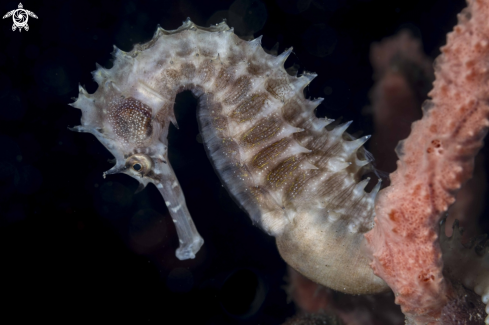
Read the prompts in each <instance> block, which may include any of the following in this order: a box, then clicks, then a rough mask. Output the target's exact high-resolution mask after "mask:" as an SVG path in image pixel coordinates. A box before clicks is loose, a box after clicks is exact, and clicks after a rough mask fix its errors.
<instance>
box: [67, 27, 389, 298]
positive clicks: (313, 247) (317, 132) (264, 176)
mask: <svg viewBox="0 0 489 325" xmlns="http://www.w3.org/2000/svg"><path fill="white" fill-rule="evenodd" d="M290 52H291V50H288V51H286V52H284V53H283V54H281V55H279V56H277V57H276V56H272V55H268V54H266V53H265V52H264V50H263V49H262V48H261V46H260V38H258V39H255V40H253V41H250V42H246V41H243V40H241V39H239V38H238V37H237V36H236V35H235V34H234V33H233V30H232V29H229V27H228V26H227V25H226V24H225V23H221V24H219V25H216V26H212V27H209V28H202V27H198V26H196V25H194V24H193V23H192V22H191V21H189V20H188V21H186V22H185V23H184V24H183V25H182V26H181V27H180V28H178V29H177V30H174V31H165V30H163V29H162V28H158V30H157V32H156V33H155V36H154V37H153V39H152V40H151V41H149V42H148V43H146V44H142V45H136V46H135V48H134V49H133V50H132V51H131V52H128V53H125V52H123V51H121V50H118V49H115V50H114V58H115V61H114V66H113V68H112V69H110V70H108V69H104V68H102V67H100V66H98V68H97V70H96V71H94V72H93V76H94V79H95V81H96V82H97V83H98V85H99V88H98V89H97V91H96V92H95V93H94V94H88V93H87V92H86V91H85V90H84V89H83V88H81V87H80V95H79V97H78V99H77V100H76V101H75V103H73V104H72V105H73V106H74V107H76V108H80V109H81V110H82V113H83V114H82V121H81V122H82V125H81V126H78V127H75V128H74V130H76V131H80V132H89V133H92V134H94V135H95V136H96V137H97V138H98V139H99V141H100V142H101V143H102V144H103V145H104V146H105V147H106V148H107V149H108V150H109V151H110V152H111V153H112V154H113V155H114V157H115V158H116V165H115V166H114V167H113V168H111V169H110V170H109V171H107V172H106V173H105V174H113V173H125V174H128V175H130V176H131V177H134V178H135V179H137V180H138V181H139V182H140V183H141V186H140V187H141V188H144V186H146V185H147V184H148V183H154V184H155V185H156V187H157V188H158V189H159V190H160V192H161V194H162V195H163V197H164V200H165V203H166V205H167V207H168V210H169V213H170V215H171V216H172V218H173V221H174V222H175V225H176V228H177V233H178V236H179V239H180V247H179V248H178V249H177V252H176V254H177V257H178V258H179V259H188V258H194V257H195V254H196V253H197V251H198V250H199V249H200V247H201V246H202V244H203V240H202V238H201V237H200V235H199V234H198V232H197V230H196V229H195V226H194V224H193V222H192V219H191V217H190V214H189V212H188V210H187V207H186V204H185V198H184V196H183V192H182V190H181V188H180V185H179V183H178V180H177V179H176V176H175V174H174V172H173V170H172V168H171V166H170V164H169V161H168V158H167V145H168V142H167V134H168V127H169V123H170V122H171V123H173V124H175V125H176V120H175V117H174V113H173V103H174V99H175V96H176V94H177V93H178V92H180V91H182V90H184V89H190V90H191V91H192V92H193V93H194V94H195V95H196V96H197V97H199V108H198V119H199V125H200V130H201V133H202V137H203V140H204V144H205V146H206V148H207V153H208V156H209V158H210V160H211V161H212V163H213V165H214V167H215V170H216V172H217V174H218V175H219V177H220V178H221V180H222V181H223V183H224V185H225V186H226V188H227V189H228V190H229V191H230V192H231V194H232V195H233V196H234V197H235V198H236V200H237V202H238V203H239V204H240V205H241V206H242V207H243V208H244V209H245V210H246V211H247V212H248V214H249V215H250V217H251V219H252V220H253V221H254V223H256V224H258V225H259V226H260V227H262V228H263V229H264V230H265V231H266V232H267V233H269V234H271V235H273V236H275V237H276V238H277V245H278V247H279V250H280V253H281V255H282V256H283V257H284V259H285V260H286V261H287V262H288V263H289V264H291V265H292V266H293V267H295V268H296V269H297V270H299V271H300V272H301V273H303V274H304V275H305V276H307V277H309V278H311V279H313V280H315V281H317V282H319V283H321V284H324V285H326V286H328V287H330V288H333V289H336V290H339V291H343V292H348V293H373V292H379V291H383V290H386V289H387V286H386V284H385V283H384V282H383V281H382V280H381V279H380V278H378V277H376V276H375V275H374V274H373V272H372V270H371V269H370V267H369V265H368V263H369V259H368V254H367V253H365V252H364V251H363V249H362V247H363V246H364V237H363V234H364V233H365V232H367V231H368V230H370V229H371V228H372V227H373V217H374V216H373V214H374V212H373V211H374V210H373V204H374V200H375V196H376V194H377V192H378V190H379V188H380V183H378V184H377V185H376V187H375V188H374V190H372V191H371V192H370V193H366V192H365V191H364V188H365V186H366V185H367V183H368V179H366V180H363V181H361V176H362V174H363V173H364V171H366V170H367V169H368V167H369V161H368V160H367V159H366V158H365V157H366V154H365V151H364V149H363V148H362V145H363V143H365V141H367V140H368V138H369V137H368V136H365V137H362V138H359V139H354V138H353V137H352V136H351V135H349V134H348V133H346V132H345V131H346V128H347V127H348V126H349V125H350V123H345V124H343V125H339V126H337V127H335V128H333V129H332V130H330V131H327V130H326V129H325V126H326V125H328V124H330V123H331V122H332V120H328V119H318V118H317V117H315V115H314V110H315V108H316V107H317V106H318V105H319V104H320V103H321V99H317V100H307V99H305V98H304V94H303V89H304V87H306V86H307V85H308V84H309V83H310V82H311V81H312V79H313V78H314V77H315V76H316V75H315V74H312V73H305V74H304V75H302V76H301V77H295V76H289V75H288V74H287V73H286V71H285V70H284V68H283V63H284V61H285V60H286V58H287V56H288V55H289V54H290ZM105 174H104V176H105Z"/></svg>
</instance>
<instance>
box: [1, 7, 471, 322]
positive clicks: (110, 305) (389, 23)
mask: <svg viewBox="0 0 489 325" xmlns="http://www.w3.org/2000/svg"><path fill="white" fill-rule="evenodd" d="M22 3H23V5H24V9H28V10H30V11H32V12H34V13H35V14H36V15H37V16H38V17H39V18H38V19H34V18H29V22H28V23H29V26H30V30H29V31H27V32H26V31H25V30H24V31H22V32H18V31H15V32H13V31H12V29H11V26H12V19H11V18H8V19H4V20H1V21H0V44H1V46H0V208H1V209H0V259H1V260H0V261H1V262H0V263H1V264H0V281H1V283H0V297H1V301H2V303H1V305H0V306H1V307H0V322H2V323H6V322H5V321H6V320H7V319H10V320H12V319H15V320H16V321H15V323H17V322H20V321H21V320H24V319H29V320H33V321H34V320H35V321H40V320H47V321H51V322H60V321H63V322H65V323H69V324H71V323H75V322H80V321H85V322H100V321H105V322H108V323H109V322H110V323H115V322H123V321H125V322H129V321H130V322H133V323H135V324H139V323H143V322H148V323H160V324H161V323H165V324H176V323H178V324H183V323H184V322H185V323H186V324H187V323H188V324H281V323H282V322H283V321H284V320H285V319H286V318H288V317H290V316H292V315H293V314H294V313H295V307H294V305H293V304H292V303H290V302H289V301H288V300H287V293H286V290H285V289H284V288H285V285H286V265H285V263H284V262H283V261H282V260H281V258H280V256H279V255H278V252H277V250H276V248H275V244H274V240H273V238H271V237H269V236H268V235H266V234H265V233H263V232H262V231H261V230H259V229H258V228H257V227H255V226H253V225H252V224H251V221H250V219H249V218H248V217H247V215H246V214H245V213H244V212H243V211H241V210H240V209H239V208H238V206H237V205H236V204H235V203H234V202H233V200H232V199H231V198H230V197H229V195H228V194H227V193H226V191H225V189H224V188H223V187H222V186H221V184H220V181H219V179H218V177H217V176H216V174H215V173H214V171H213V168H212V166H211V164H210V162H209V161H208V159H207V157H206V154H205V151H204V148H203V146H202V144H201V143H200V142H199V141H198V140H199V137H198V133H199V131H198V127H197V121H196V118H195V108H196V106H197V99H195V98H193V97H192V95H191V94H190V93H182V94H180V95H179V96H178V97H177V99H176V105H175V111H176V116H177V120H178V124H179V125H180V130H178V131H177V130H175V129H174V128H172V129H171V130H170V135H169V139H170V162H171V164H172V166H173V168H174V169H175V172H176V174H177V176H178V179H179V180H180V183H181V185H182V187H183V189H184V192H185V196H186V200H187V205H188V208H189V210H190V213H191V214H192V216H193V219H194V221H195V224H196V226H197V229H198V230H199V232H200V234H201V235H202V237H203V238H204V240H205V244H204V246H203V248H202V250H201V251H200V252H199V253H198V255H197V258H196V259H195V260H190V261H179V260H178V259H176V257H175V254H174V252H175V249H176V247H177V245H178V239H177V237H176V234H175V230H174V226H173V224H172V221H171V218H169V215H168V212H167V210H166V207H165V205H164V204H163V199H162V198H161V196H160V195H159V193H158V192H157V190H156V189H155V188H154V187H153V186H152V185H150V186H148V188H147V189H145V190H144V191H143V192H141V193H138V194H136V195H135V194H134V192H135V190H136V188H137V185H138V184H137V182H136V181H135V180H134V179H132V178H130V177H128V176H125V175H113V176H112V175H111V176H109V177H107V179H103V178H102V173H103V172H104V171H106V170H108V169H109V168H110V167H111V165H112V164H111V163H109V162H108V159H110V158H111V155H110V154H109V153H108V152H107V151H106V150H105V149H104V147H103V146H102V145H101V144H100V143H99V142H98V141H97V140H96V139H95V137H93V136H92V135H89V134H79V133H74V132H71V131H69V130H68V129H67V127H68V126H70V127H72V126H75V125H78V124H79V123H80V122H79V119H80V116H81V112H80V111H79V110H77V109H74V108H72V107H70V106H68V105H67V104H68V103H71V102H73V100H72V98H73V97H77V95H78V84H81V85H84V86H85V87H86V89H87V90H88V91H89V92H90V93H92V92H94V91H95V89H96V88H97V85H96V83H95V82H94V81H93V80H92V76H91V74H90V72H91V71H93V70H95V63H96V62H97V63H99V64H101V65H102V66H105V67H111V65H112V63H111V55H110V53H111V52H112V46H113V44H115V45H116V46H117V47H119V48H121V49H122V50H125V51H129V50H131V48H132V45H133V44H135V43H141V42H146V41H148V40H150V39H151V37H152V35H153V33H154V31H155V29H156V26H157V25H158V24H160V25H161V26H162V27H163V28H165V29H175V28H177V27H179V26H180V24H181V23H182V21H183V20H185V19H186V18H187V17H190V18H191V19H192V21H194V22H195V23H196V24H198V25H201V26H208V25H209V24H210V23H218V22H220V21H222V19H223V18H227V21H228V24H229V25H230V26H232V27H233V26H234V27H235V31H236V33H237V34H238V35H240V36H242V37H245V38H249V37H252V36H254V37H257V36H259V35H263V40H262V44H263V47H264V48H265V49H266V50H272V51H273V47H274V45H275V44H276V43H278V52H279V53H281V52H283V51H284V49H286V48H288V47H290V46H293V47H294V53H293V54H292V55H291V56H290V58H289V59H288V61H287V62H286V67H289V68H291V69H294V67H295V68H296V67H299V73H300V72H301V71H303V70H307V71H313V72H317V73H318V74H319V76H318V77H317V78H316V79H315V80H314V81H313V82H312V84H311V85H310V86H309V87H308V89H307V90H306V92H307V95H308V96H311V97H325V100H324V102H323V103H322V104H321V106H320V107H318V115H321V116H324V115H327V116H328V117H330V118H336V119H337V118H341V117H342V118H343V119H344V120H345V121H346V120H351V119H353V120H354V123H353V124H352V126H351V127H350V129H349V131H350V132H351V133H355V132H359V131H360V130H363V132H364V134H371V133H372V132H373V129H372V119H371V117H370V116H369V115H366V114H364V113H362V112H364V107H365V106H367V105H369V99H368V91H369V89H370V88H371V86H372V84H373V80H372V68H371V67H370V64H369V60H368V54H369V48H370V45H371V43H372V42H375V41H379V40H381V39H382V38H384V37H387V36H391V35H393V34H395V33H396V32H397V31H399V30H400V29H402V28H408V29H410V30H411V31H412V33H413V34H414V35H415V36H417V37H419V38H421V39H422V42H423V44H424V49H425V52H426V53H427V54H428V55H429V56H431V57H432V58H435V57H436V56H437V55H438V54H439V50H438V49H439V47H440V46H442V45H443V44H444V43H445V37H446V33H447V32H448V31H450V30H451V29H452V28H453V26H454V25H455V23H456V14H457V13H458V12H459V11H460V10H461V9H462V8H463V7H464V6H465V3H464V1H461V0H457V1H447V0H437V1H436V0H422V1H416V0H409V1H397V0H389V1H375V0H372V1H368V0H364V1H360V0H312V1H311V0H303V1H301V0H299V1H294V0H276V1H263V2H262V1H258V0H256V1H255V0H236V1H235V2H233V1H228V0H222V1H195V0H186V1H185V0H184V1H128V0H126V1H105V0H101V1H25V2H22ZM17 6H18V1H7V2H5V1H4V2H2V3H1V4H0V9H1V10H0V11H1V15H2V16H3V15H4V14H5V13H7V12H8V11H10V10H13V9H16V8H17ZM370 145H372V144H370ZM373 145H375V144H373ZM12 317H14V318H12Z"/></svg>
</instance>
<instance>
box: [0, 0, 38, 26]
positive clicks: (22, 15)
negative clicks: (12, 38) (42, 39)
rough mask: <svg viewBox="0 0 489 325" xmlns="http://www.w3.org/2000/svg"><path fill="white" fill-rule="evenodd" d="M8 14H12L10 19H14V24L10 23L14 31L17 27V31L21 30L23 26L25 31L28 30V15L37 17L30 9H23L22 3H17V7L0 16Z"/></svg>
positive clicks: (5, 16)
mask: <svg viewBox="0 0 489 325" xmlns="http://www.w3.org/2000/svg"><path fill="white" fill-rule="evenodd" d="M10 16H12V19H13V21H14V24H13V25H12V30H13V31H15V30H16V29H17V28H18V29H19V32H21V31H22V28H24V29H25V30H26V31H28V30H29V25H27V21H28V20H29V16H31V17H32V18H36V19H37V16H36V14H35V13H33V12H32V11H29V10H25V9H24V6H22V3H19V8H18V9H15V10H12V11H9V12H7V13H6V14H5V15H4V16H3V17H2V18H3V19H5V18H8V17H10Z"/></svg>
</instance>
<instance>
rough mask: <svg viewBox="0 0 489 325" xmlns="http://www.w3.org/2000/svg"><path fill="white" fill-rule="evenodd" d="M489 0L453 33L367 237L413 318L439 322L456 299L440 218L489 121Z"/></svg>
mask: <svg viewBox="0 0 489 325" xmlns="http://www.w3.org/2000/svg"><path fill="white" fill-rule="evenodd" d="M488 21H489V0H469V1H468V7H467V8H466V9H464V11H462V13H461V14H460V15H459V23H458V25H457V26H456V27H455V28H454V31H453V32H452V33H450V34H448V37H447V45H446V46H444V47H443V48H442V55H441V56H440V57H438V59H437V61H436V67H435V69H436V70H435V75H436V80H435V82H434V84H433V85H434V89H433V90H432V91H431V92H430V94H429V96H430V97H431V98H432V100H431V101H427V102H426V103H425V104H424V105H423V115H424V116H423V118H422V119H421V120H420V121H418V122H416V123H414V124H413V127H412V131H411V134H410V136H409V137H408V138H407V139H406V140H405V141H404V142H403V143H401V144H400V147H399V149H398V154H400V161H398V168H397V170H396V171H395V172H394V173H393V174H391V184H392V185H391V186H390V187H388V188H386V189H385V190H383V191H381V193H380V195H379V197H378V202H377V205H376V225H375V227H374V229H373V230H372V231H370V232H369V233H368V234H367V235H366V238H367V241H368V244H369V246H370V248H371V249H372V251H373V252H374V254H373V256H374V261H373V263H372V267H373V269H374V271H375V273H376V274H377V275H379V276H380V277H382V278H383V279H384V280H385V281H386V282H387V283H388V284H389V286H390V287H391V288H392V289H393V290H394V293H395V294H396V302H397V303H398V304H400V305H401V307H402V309H403V312H404V313H405V314H406V316H407V319H408V321H409V322H410V323H414V324H416V323H418V324H426V323H428V324H439V323H440V322H441V321H440V317H441V310H442V308H443V307H444V306H445V305H446V304H447V302H448V301H449V300H450V299H452V290H451V285H450V283H449V282H448V281H447V280H446V279H444V277H443V275H442V268H443V263H442V259H441V250H440V245H439V242H438V228H439V221H440V219H441V217H442V216H443V214H444V213H445V212H446V211H447V209H448V207H449V205H450V204H452V203H453V202H454V195H455V192H456V191H457V190H458V189H459V188H460V187H461V185H462V184H463V183H464V182H465V181H467V180H468V179H469V178H470V177H471V175H472V170H473V161H474V156H475V155H476V154H477V152H478V151H479V149H480V148H481V146H482V139H483V137H484V135H485V133H486V131H487V127H488V126H489V121H488V117H489V105H488V104H489V63H488V62H489V23H488Z"/></svg>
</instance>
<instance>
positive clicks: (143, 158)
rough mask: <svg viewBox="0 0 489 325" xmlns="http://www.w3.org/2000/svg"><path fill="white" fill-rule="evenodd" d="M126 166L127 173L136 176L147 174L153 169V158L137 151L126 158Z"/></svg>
mask: <svg viewBox="0 0 489 325" xmlns="http://www.w3.org/2000/svg"><path fill="white" fill-rule="evenodd" d="M126 168H127V171H128V172H129V173H132V174H134V175H136V176H139V177H141V176H143V177H144V176H148V174H149V173H150V172H151V171H152V170H153V159H151V157H149V156H147V155H143V154H140V153H138V154H135V155H132V156H130V157H129V158H127V160H126Z"/></svg>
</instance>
